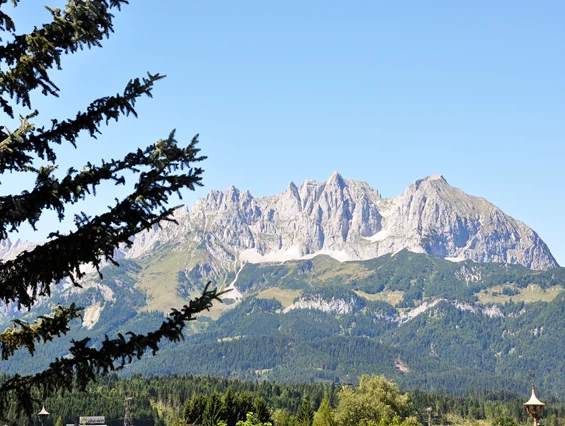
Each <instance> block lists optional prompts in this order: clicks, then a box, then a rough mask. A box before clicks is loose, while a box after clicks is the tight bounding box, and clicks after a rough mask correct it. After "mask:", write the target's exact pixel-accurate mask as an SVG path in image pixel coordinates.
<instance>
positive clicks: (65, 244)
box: [0, 0, 219, 417]
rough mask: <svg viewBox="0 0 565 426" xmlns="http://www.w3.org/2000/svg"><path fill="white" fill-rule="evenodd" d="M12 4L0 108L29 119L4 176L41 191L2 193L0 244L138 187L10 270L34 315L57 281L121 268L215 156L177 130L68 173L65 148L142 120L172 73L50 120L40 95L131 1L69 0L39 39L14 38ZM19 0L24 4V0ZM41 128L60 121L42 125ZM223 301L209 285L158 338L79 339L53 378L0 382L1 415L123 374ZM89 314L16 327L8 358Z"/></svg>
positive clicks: (1, 346) (3, 278)
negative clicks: (147, 100)
mask: <svg viewBox="0 0 565 426" xmlns="http://www.w3.org/2000/svg"><path fill="white" fill-rule="evenodd" d="M6 3H8V0H0V33H1V35H0V58H1V61H0V110H1V111H2V112H3V114H4V120H5V123H4V124H8V121H9V120H10V118H11V119H14V118H15V117H18V116H19V118H20V123H19V126H18V125H17V128H15V129H13V130H10V129H9V127H13V126H7V125H4V126H2V127H0V174H6V173H19V174H22V175H24V174H25V175H31V176H33V177H34V178H35V184H34V185H33V187H31V188H28V189H26V190H23V191H22V192H19V193H12V194H9V195H4V196H1V197H0V240H2V239H6V238H7V237H8V233H10V232H14V231H17V230H18V229H19V228H20V226H21V225H22V224H24V223H26V222H27V223H29V224H30V225H31V226H32V227H34V229H35V227H36V225H37V222H38V220H39V219H40V218H41V215H42V213H44V212H45V211H46V210H54V211H55V212H56V213H57V215H58V217H59V219H60V220H63V219H64V218H65V214H66V207H68V206H69V205H72V204H75V203H77V202H79V201H81V200H83V199H85V198H86V197H90V196H94V195H95V194H96V190H97V188H98V187H99V185H100V184H102V183H104V182H113V183H115V184H124V183H125V178H124V173H126V172H127V173H128V176H130V175H133V176H134V177H133V179H136V182H135V186H134V187H133V189H132V191H131V193H130V194H129V195H127V196H125V197H124V198H123V199H120V200H116V203H115V204H114V205H112V206H110V207H108V210H107V211H106V212H105V213H102V214H99V215H92V216H91V215H88V214H87V213H82V214H80V215H77V216H76V217H75V224H76V229H74V230H73V231H72V232H69V233H62V232H58V231H55V232H52V233H51V234H50V235H49V236H48V238H47V241H46V242H45V243H44V244H42V245H39V246H37V247H36V248H35V249H33V250H30V251H24V252H22V253H21V254H20V255H18V256H17V257H16V258H15V259H13V260H9V261H5V262H2V263H0V300H1V301H2V302H4V303H6V304H8V303H16V304H17V305H18V306H19V307H21V308H24V309H30V308H32V307H33V306H34V305H35V304H36V303H37V302H38V299H39V298H43V299H45V298H49V297H50V295H51V287H52V285H54V284H56V283H57V282H59V281H60V280H62V279H64V278H67V279H70V280H72V283H73V284H74V285H76V286H80V279H81V278H82V277H83V276H84V272H83V270H81V266H83V265H85V264H92V265H94V267H96V269H98V270H99V268H100V267H101V265H102V264H103V262H104V261H106V262H108V261H109V262H111V263H114V264H115V263H116V262H115V261H114V259H113V255H114V251H115V249H116V248H117V247H118V246H119V245H120V244H125V245H129V244H131V243H130V239H131V237H132V236H133V235H135V234H137V233H138V232H140V231H143V230H145V229H148V228H149V227H151V226H153V225H155V224H158V223H159V222H160V221H162V220H167V218H170V215H171V213H172V211H173V209H172V208H170V207H168V204H167V203H168V199H169V196H171V195H172V194H175V193H178V194H179V195H180V191H181V190H183V189H187V188H188V189H190V190H194V189H195V187H196V186H198V185H201V175H202V172H203V170H202V169H201V168H200V167H198V164H199V163H200V161H202V160H203V159H204V158H205V157H203V156H201V155H200V154H199V149H198V148H197V137H194V138H193V139H192V141H191V142H190V143H188V144H186V146H180V145H179V144H178V143H177V141H176V140H175V137H174V132H171V133H170V134H169V136H168V137H166V138H165V139H163V140H159V141H158V142H156V143H153V144H151V145H149V146H147V147H146V148H144V149H141V148H140V149H138V150H136V151H135V152H131V153H130V154H128V155H126V156H125V157H124V158H122V159H118V160H113V159H112V160H109V161H104V162H101V163H100V164H93V163H90V162H89V163H87V164H85V165H82V164H81V165H77V167H76V168H75V167H73V168H71V169H69V170H68V171H66V172H65V173H63V174H62V175H59V174H58V173H60V172H59V171H56V169H57V156H56V152H55V149H54V148H55V147H56V146H57V145H67V146H68V147H69V148H79V145H80V144H82V143H83V142H84V140H85V139H86V140H87V141H88V136H90V138H95V137H96V135H97V134H99V133H100V132H101V126H102V125H103V124H107V123H108V122H109V121H118V119H119V118H121V117H123V116H128V115H130V114H132V115H134V116H135V115H136V111H135V104H136V101H137V100H138V99H139V98H140V97H141V96H144V95H147V96H149V97H150V96H151V93H152V90H153V86H154V84H155V83H156V82H157V81H158V80H160V79H161V78H162V76H161V75H159V74H149V73H148V74H147V76H146V77H144V78H135V79H132V80H131V81H129V83H127V84H126V85H125V89H124V91H123V93H122V94H117V95H114V96H106V97H102V98H100V99H96V100H94V101H93V102H92V103H90V105H85V109H84V110H83V111H79V112H78V113H77V114H76V116H74V117H71V118H68V119H64V120H60V119H55V118H52V117H46V114H47V113H48V111H37V110H36V109H34V108H33V102H32V101H33V100H34V99H32V98H34V97H35V96H41V95H43V96H47V97H52V96H59V88H58V87H57V84H56V82H55V81H54V80H52V79H51V75H52V71H53V70H54V69H57V68H60V67H61V59H62V57H63V56H64V55H70V54H73V53H76V52H77V51H80V50H84V48H92V47H100V46H101V42H102V40H103V39H104V38H105V37H108V36H109V35H110V34H111V33H112V32H113V24H112V20H113V13H115V12H117V11H120V10H121V8H122V6H124V5H126V4H127V3H128V2H127V1H126V0H82V1H81V0H69V1H68V3H67V4H66V6H65V7H64V8H63V9H51V8H47V9H48V10H49V11H50V13H51V20H50V22H48V23H46V24H44V25H42V26H38V27H36V28H35V29H34V30H33V31H32V32H30V33H29V34H18V33H17V32H16V25H15V22H14V21H13V20H12V19H11V18H10V16H9V15H8V14H7V13H5V12H6V10H7V9H6ZM11 3H12V4H13V6H17V5H18V0H11ZM85 84H86V83H85ZM32 95H33V96H32ZM48 118H52V119H51V121H49V120H48ZM36 122H40V123H47V122H50V123H51V124H50V125H49V126H46V125H43V126H39V125H36V124H34V123H36ZM79 133H82V136H81V138H80V140H79ZM84 135H86V136H84ZM4 192H6V191H4ZM218 296H219V293H218V292H217V291H216V290H215V289H210V288H208V287H207V288H206V289H205V290H204V292H203V294H202V296H201V297H199V298H196V299H194V300H192V301H191V302H190V303H189V304H188V305H185V306H184V307H183V308H181V309H179V310H173V311H172V312H171V314H170V315H169V316H168V318H166V319H165V321H164V322H163V323H162V325H161V326H160V327H159V328H158V329H157V330H154V331H153V332H150V333H148V334H145V335H136V334H132V333H128V334H126V335H118V337H117V338H115V339H110V338H108V337H106V340H105V341H103V343H102V344H101V345H100V346H99V347H97V348H93V347H91V346H90V345H89V339H84V340H81V341H75V342H72V346H71V347H70V348H69V354H71V356H68V357H65V358H57V359H55V360H53V362H52V363H51V364H50V367H49V368H48V369H47V370H45V371H42V372H39V373H37V374H33V375H29V376H19V375H17V376H15V377H12V378H11V379H10V380H8V381H6V382H4V383H2V384H1V385H0V417H2V416H3V415H4V414H5V413H6V410H7V407H8V406H9V404H12V403H13V402H16V403H17V406H18V409H19V410H24V411H25V412H26V413H28V414H30V413H32V412H33V410H34V409H35V408H36V406H35V405H34V403H35V402H37V400H38V399H39V398H42V397H44V396H46V395H49V394H52V393H54V392H56V391H58V390H60V389H71V388H73V387H75V386H76V387H78V389H85V387H86V385H87V383H88V382H90V381H92V380H94V379H95V378H96V377H97V375H99V374H106V373H108V372H110V371H113V370H114V369H115V368H116V367H117V366H120V365H123V364H124V363H127V362H131V361H132V360H133V359H135V358H139V357H141V356H142V355H143V354H144V353H146V351H148V350H150V351H153V352H155V351H157V350H158V343H159V342H160V341H161V340H163V339H168V340H170V341H178V340H179V339H180V338H182V332H183V328H184V326H185V323H186V321H189V320H191V319H193V318H194V316H195V315H196V314H198V313H199V312H201V311H203V310H206V309H209V308H210V306H211V303H212V302H213V301H214V300H219V299H218ZM80 313H81V310H80V308H79V307H77V306H74V305H70V306H58V307H56V308H54V312H53V314H52V315H50V316H43V317H40V318H38V319H37V320H36V321H35V322H32V323H26V322H23V321H16V322H15V324H14V325H13V326H12V327H11V328H9V329H7V330H6V331H4V332H3V333H2V334H1V335H0V352H1V354H2V359H3V360H6V359H8V358H9V357H11V356H12V355H13V354H14V352H15V351H16V350H18V349H24V350H27V351H29V353H31V354H32V355H33V354H34V350H35V346H36V345H37V344H42V343H44V342H47V341H49V340H52V339H54V338H56V337H59V336H61V335H62V334H66V333H67V332H68V331H69V329H70V328H69V327H70V322H71V321H72V320H73V319H74V318H77V317H79V316H80Z"/></svg>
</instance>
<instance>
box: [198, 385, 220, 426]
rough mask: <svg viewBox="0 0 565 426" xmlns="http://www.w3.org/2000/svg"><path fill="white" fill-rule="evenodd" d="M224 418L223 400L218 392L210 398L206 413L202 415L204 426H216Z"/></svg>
mask: <svg viewBox="0 0 565 426" xmlns="http://www.w3.org/2000/svg"><path fill="white" fill-rule="evenodd" d="M222 418H223V413H222V399H221V398H220V395H219V394H218V393H217V392H214V393H213V394H212V395H210V397H209V398H208V403H207V404H206V408H205V409H204V413H202V425H203V426H216V425H217V424H218V422H219V421H220V420H222Z"/></svg>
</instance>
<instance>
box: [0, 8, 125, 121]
mask: <svg viewBox="0 0 565 426" xmlns="http://www.w3.org/2000/svg"><path fill="white" fill-rule="evenodd" d="M127 3H128V1H127V0H109V1H108V0H97V1H73V0H69V2H68V3H67V5H66V6H65V9H64V11H62V10H61V9H51V8H47V9H48V10H49V11H50V12H51V15H52V18H53V20H52V22H50V23H47V24H45V25H43V26H42V27H41V28H36V29H35V30H34V31H32V32H31V33H30V34H24V35H17V36H14V40H13V41H12V42H10V43H7V44H6V45H5V46H0V57H1V58H2V60H3V64H5V65H6V66H7V70H6V71H4V70H1V69H0V93H2V94H4V93H7V94H8V95H9V97H10V98H11V99H15V100H16V102H17V103H21V104H22V105H23V106H24V107H28V108H31V100H30V96H29V93H30V91H32V90H34V89H40V90H41V92H42V93H43V94H44V95H53V96H58V92H59V88H58V87H57V85H56V84H55V83H54V82H53V81H52V80H51V79H50V77H49V75H48V73H47V71H48V70H50V69H52V68H54V67H57V69H61V55H62V53H74V52H76V51H77V50H82V49H84V48H85V47H88V48H91V47H94V46H97V47H100V46H101V43H100V41H101V40H102V39H103V38H104V37H108V36H109V35H110V33H111V32H113V23H112V18H113V17H114V16H113V15H112V14H111V13H110V11H111V9H112V8H117V9H118V10H120V8H121V6H122V4H127ZM6 25H9V24H6ZM10 28H11V26H10ZM0 105H1V106H2V108H3V109H4V112H5V113H6V114H8V115H10V116H11V117H12V118H13V116H14V115H13V109H12V108H11V107H10V105H9V102H8V100H7V99H6V98H5V97H4V96H1V97H0Z"/></svg>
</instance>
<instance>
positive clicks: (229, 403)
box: [222, 388, 243, 426]
mask: <svg viewBox="0 0 565 426" xmlns="http://www.w3.org/2000/svg"><path fill="white" fill-rule="evenodd" d="M222 410H223V412H224V416H225V420H226V423H227V425H228V426H235V424H236V423H237V421H238V420H243V417H242V418H238V412H237V401H236V397H235V394H234V393H233V390H232V389H231V388H228V389H227V390H226V393H225V394H224V397H223V398H222Z"/></svg>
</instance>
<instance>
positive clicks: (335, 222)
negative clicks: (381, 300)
mask: <svg viewBox="0 0 565 426" xmlns="http://www.w3.org/2000/svg"><path fill="white" fill-rule="evenodd" d="M175 219H176V220H177V221H178V224H174V223H170V222H169V223H165V224H164V225H162V227H161V228H158V227H155V228H154V229H152V230H150V231H147V232H144V233H142V234H140V235H138V236H137V237H136V239H135V241H134V244H133V247H132V248H131V249H130V250H129V252H128V253H126V256H127V257H138V256H141V255H143V253H146V252H147V251H148V250H153V249H154V248H155V247H156V246H158V245H160V244H165V243H167V242H170V241H174V240H178V241H180V240H185V241H192V242H193V244H195V245H196V244H198V245H199V247H200V248H203V249H204V250H205V252H206V254H207V255H206V258H207V259H208V260H209V261H211V262H216V263H217V262H220V263H224V264H225V263H226V262H227V263H230V264H232V265H233V266H231V267H230V268H229V269H230V270H232V271H233V270H234V267H237V265H241V263H243V262H253V263H256V262H265V261H285V260H290V259H300V258H309V257H313V256H315V255H317V254H329V255H330V256H332V257H334V258H336V259H338V260H341V261H346V260H362V259H371V258H375V257H378V256H382V255H384V254H387V253H395V252H397V251H400V250H402V249H409V250H411V251H414V252H419V253H427V254H430V255H433V256H439V257H443V258H447V259H450V260H463V259H470V260H473V261H477V262H503V263H513V264H521V265H524V266H526V267H528V268H532V269H549V268H554V267H557V266H558V265H557V262H556V261H555V259H554V258H553V256H552V255H551V252H550V251H549V249H548V247H547V246H546V245H545V243H544V242H543V241H542V240H541V239H540V237H539V236H538V235H537V234H536V233H535V232H534V231H533V230H532V229H531V228H529V227H528V226H526V225H525V224H523V223H522V222H520V221H518V220H515V219H513V218H511V217H510V216H508V215H506V214H504V213H503V212H502V211H501V210H500V209H499V208H497V207H496V206H494V205H493V204H491V203H489V202H488V201H486V200H485V199H483V198H478V197H473V196H470V195H467V194H465V193H464V192H463V191H461V190H460V189H457V188H454V187H452V186H450V185H449V184H448V183H447V182H446V180H445V179H444V178H443V177H442V176H439V175H436V176H429V177H427V178H424V179H421V180H418V181H417V182H415V183H413V184H412V185H410V186H408V188H406V190H405V191H404V193H402V194H400V195H398V196H396V197H394V198H390V199H384V198H382V197H381V195H380V194H379V192H378V191H376V190H375V189H373V188H371V187H370V186H369V185H368V184H367V183H365V182H359V181H355V180H350V179H344V178H342V177H341V176H340V175H339V174H338V173H337V172H336V173H334V174H333V175H332V176H330V178H329V179H328V180H327V181H326V182H316V181H314V180H306V181H305V182H303V183H302V184H301V185H300V186H296V185H295V184H294V183H292V182H291V183H290V185H289V186H288V188H287V189H286V190H285V191H283V192H281V193H280V194H277V195H273V196H270V197H263V198H253V197H252V196H251V194H250V193H249V192H248V191H245V192H241V191H239V190H238V189H237V188H234V187H230V188H228V190H227V191H226V192H220V191H211V192H210V193H209V194H208V196H207V197H206V198H205V199H199V200H198V201H197V202H196V203H195V205H194V207H193V209H192V211H188V210H187V209H186V208H181V209H179V210H178V211H177V212H176V214H175ZM213 269H225V268H218V265H217V266H216V267H215V268H213Z"/></svg>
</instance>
